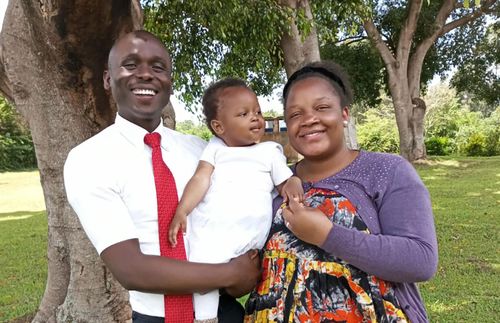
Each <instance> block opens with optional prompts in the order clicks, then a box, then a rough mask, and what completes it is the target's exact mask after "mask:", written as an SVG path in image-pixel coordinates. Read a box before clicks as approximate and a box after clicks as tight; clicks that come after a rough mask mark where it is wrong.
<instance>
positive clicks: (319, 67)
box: [283, 61, 352, 107]
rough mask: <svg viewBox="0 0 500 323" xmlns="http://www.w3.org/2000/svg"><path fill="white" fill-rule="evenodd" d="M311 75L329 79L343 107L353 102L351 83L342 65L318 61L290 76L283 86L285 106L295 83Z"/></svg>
mask: <svg viewBox="0 0 500 323" xmlns="http://www.w3.org/2000/svg"><path fill="white" fill-rule="evenodd" d="M309 77H321V78H323V79H325V80H327V81H329V82H330V84H331V85H332V86H333V88H334V90H335V92H336V94H337V95H338V96H339V98H340V104H341V106H342V107H347V106H349V105H350V104H351V103H352V88H351V83H350V82H349V76H348V75H347V73H346V72H345V71H344V69H343V68H342V66H340V65H338V64H336V63H334V62H332V61H318V62H313V63H309V64H307V65H305V66H303V67H302V68H300V69H298V70H297V71H295V73H293V74H292V75H291V76H290V78H289V79H288V81H287V82H286V84H285V87H284V88H283V105H284V107H286V100H287V98H288V94H289V92H290V88H291V87H292V85H293V83H295V82H297V81H300V80H303V79H306V78H309Z"/></svg>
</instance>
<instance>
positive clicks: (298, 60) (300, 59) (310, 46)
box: [280, 0, 320, 76]
mask: <svg viewBox="0 0 500 323" xmlns="http://www.w3.org/2000/svg"><path fill="white" fill-rule="evenodd" d="M281 5H282V6H287V7H290V8H292V9H293V10H294V12H297V11H298V10H304V12H305V16H306V18H307V19H308V20H310V21H311V22H312V21H313V15H312V12H311V6H310V5H309V1H308V0H305V1H300V0H283V1H281ZM296 22H297V19H296V18H293V19H292V20H291V21H290V29H289V32H288V33H286V34H284V35H283V37H282V38H281V41H280V46H281V49H282V50H283V56H284V61H285V63H284V64H285V71H286V75H287V76H290V75H292V74H293V72H295V71H296V70H297V69H299V67H300V66H302V65H304V64H307V63H310V62H314V61H319V60H320V54H319V45H318V35H317V33H316V26H315V25H314V24H313V25H312V28H311V31H310V33H309V34H308V35H304V34H302V33H301V32H300V31H299V28H298V27H297V23H296Z"/></svg>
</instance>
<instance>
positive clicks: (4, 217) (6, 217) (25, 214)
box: [0, 210, 45, 222]
mask: <svg viewBox="0 0 500 323" xmlns="http://www.w3.org/2000/svg"><path fill="white" fill-rule="evenodd" d="M44 214H45V210H41V211H16V212H7V213H0V222H4V221H16V220H25V219H29V218H31V217H32V216H37V215H44Z"/></svg>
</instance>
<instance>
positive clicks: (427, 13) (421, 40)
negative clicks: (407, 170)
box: [360, 0, 498, 161]
mask: <svg viewBox="0 0 500 323" xmlns="http://www.w3.org/2000/svg"><path fill="white" fill-rule="evenodd" d="M424 2H425V1H423V0H409V1H400V0H392V1H384V2H377V3H375V4H374V5H373V7H372V8H373V9H372V13H371V14H370V15H368V16H363V15H360V17H361V18H362V23H363V26H364V28H365V31H366V33H367V34H368V37H369V38H370V39H371V41H372V42H373V44H374V46H375V48H376V49H377V51H378V52H379V54H380V56H381V57H382V60H383V61H384V64H385V67H386V72H387V76H388V87H389V91H390V93H391V96H392V99H393V103H394V111H395V115H396V122H397V125H398V132H399V139H400V153H401V154H402V155H403V156H404V157H405V158H407V159H408V160H411V161H412V160H416V159H421V158H425V157H426V152H425V145H424V116H425V109H426V106H425V101H423V100H422V99H421V98H420V96H421V94H422V93H421V92H422V91H421V88H422V82H421V80H422V76H423V75H425V74H424V73H423V72H424V71H425V68H424V67H425V66H424V60H425V57H426V55H427V54H428V53H429V51H431V49H432V47H433V45H434V44H435V43H436V40H437V39H439V38H440V37H442V36H443V35H446V34H447V33H449V32H450V31H452V30H454V29H455V28H458V27H460V26H463V25H465V24H468V23H471V22H473V21H474V20H476V19H478V18H480V17H482V16H484V15H485V14H489V13H496V12H498V1H496V0H483V1H475V3H477V4H478V5H477V6H476V5H474V6H470V7H468V3H469V1H464V2H461V1H456V0H442V1H430V2H427V3H428V5H427V6H424V7H423V5H424ZM423 8H424V9H425V8H428V10H423ZM381 14H382V15H381ZM393 17H394V18H393ZM401 17H404V18H403V20H402V21H403V23H402V24H400V25H397V26H396V25H394V24H384V20H386V19H401ZM384 26H393V28H388V29H384V28H383V27H384ZM419 29H423V32H419ZM431 52H432V51H431Z"/></svg>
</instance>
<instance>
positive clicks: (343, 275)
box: [245, 188, 408, 323]
mask: <svg viewBox="0 0 500 323" xmlns="http://www.w3.org/2000/svg"><path fill="white" fill-rule="evenodd" d="M306 203H307V204H308V205H309V206H311V207H315V208H318V209H319V210H321V211H322V212H323V213H324V214H325V215H326V216H327V217H328V218H329V219H330V220H331V221H332V222H333V223H334V225H341V226H344V227H347V228H352V229H356V230H360V231H363V232H365V233H366V234H370V233H369V230H368V228H367V227H366V225H365V223H364V222H363V220H362V219H361V217H360V216H359V215H358V214H357V212H356V208H355V207H354V206H353V205H352V203H351V202H350V201H349V200H347V199H346V198H345V197H344V196H342V195H341V194H338V193H337V192H335V191H330V190H324V189H318V188H311V189H310V190H309V191H307V192H306ZM283 207H284V205H282V206H281V208H280V209H279V210H278V211H277V213H276V216H275V217H274V219H273V224H272V227H271V232H270V233H269V238H268V240H267V242H266V245H265V247H264V253H263V260H262V267H263V273H262V279H261V281H260V283H259V284H258V285H257V287H256V289H255V290H254V291H253V292H252V293H251V294H250V296H249V298H248V301H247V303H246V309H245V311H246V316H245V322H246V323H249V322H276V323H285V322H310V323H316V322H318V323H320V322H390V323H393V322H398V323H401V322H408V319H407V317H406V316H405V314H404V313H403V311H402V310H401V309H400V306H399V303H398V301H397V299H396V297H395V295H394V289H393V287H392V285H391V283H390V282H386V281H384V280H381V279H379V278H377V277H375V276H373V275H370V274H367V273H366V272H364V271H361V270H360V269H358V268H356V267H354V266H352V265H350V264H348V263H346V262H345V261H343V260H341V259H339V258H336V257H335V256H334V255H330V254H328V253H326V252H324V251H323V250H322V249H321V248H319V247H317V246H314V245H311V244H308V243H305V242H303V241H301V240H299V239H298V238H297V237H295V236H294V235H293V234H292V233H291V231H290V230H288V229H287V228H286V226H285V225H284V223H283V217H282V209H283Z"/></svg>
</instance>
